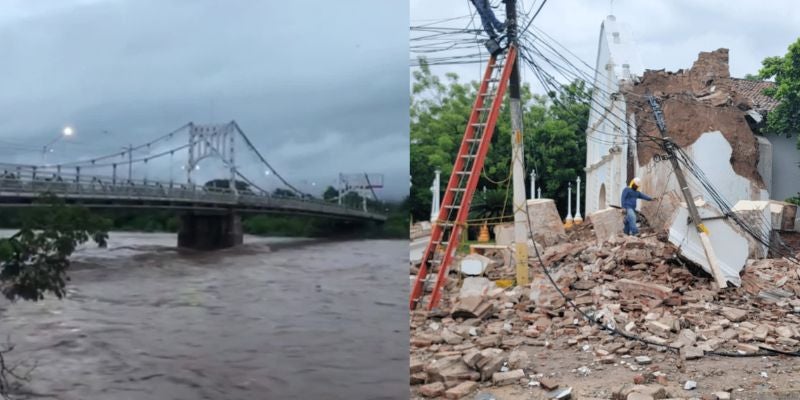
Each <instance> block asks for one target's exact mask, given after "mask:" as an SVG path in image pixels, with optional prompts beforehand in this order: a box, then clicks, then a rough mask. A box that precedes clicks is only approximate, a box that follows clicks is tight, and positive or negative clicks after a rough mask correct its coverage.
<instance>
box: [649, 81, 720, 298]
mask: <svg viewBox="0 0 800 400" xmlns="http://www.w3.org/2000/svg"><path fill="white" fill-rule="evenodd" d="M647 101H648V102H649V103H650V107H651V108H652V109H653V115H655V118H656V125H657V126H658V131H659V133H661V137H662V138H664V143H663V145H662V146H663V147H664V150H665V151H666V152H667V156H668V157H669V160H670V163H671V164H672V170H673V171H674V172H675V177H676V178H678V185H679V186H680V188H681V192H682V193H683V199H684V200H685V201H686V208H687V209H688V210H689V216H690V217H691V219H692V223H693V224H694V226H695V229H697V235H698V236H699V237H700V242H701V243H702V244H703V251H704V252H705V254H706V259H707V260H708V265H709V266H710V267H711V274H712V275H714V281H715V282H716V284H717V287H718V288H719V289H723V288H725V287H727V286H728V283H727V281H726V280H725V278H724V277H723V276H722V271H721V270H720V269H719V262H718V261H717V256H716V254H715V253H714V248H713V247H711V240H709V239H708V229H707V228H706V226H705V225H704V224H703V220H702V219H701V218H700V213H699V212H698V211H697V206H696V205H695V204H694V198H693V197H692V192H691V191H690V190H689V184H688V183H686V177H684V175H683V170H681V166H680V164H678V158H677V157H676V155H675V147H677V146H676V145H675V143H674V142H673V141H672V139H670V138H669V137H668V136H667V125H666V123H665V122H664V115H663V114H662V112H661V107H660V106H659V105H658V102H657V101H656V99H655V97H653V96H652V95H648V96H647Z"/></svg>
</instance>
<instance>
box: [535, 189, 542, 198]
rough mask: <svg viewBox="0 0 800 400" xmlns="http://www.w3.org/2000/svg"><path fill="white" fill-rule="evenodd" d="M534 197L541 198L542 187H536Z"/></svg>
mask: <svg viewBox="0 0 800 400" xmlns="http://www.w3.org/2000/svg"><path fill="white" fill-rule="evenodd" d="M536 198H537V199H541V198H542V188H538V189H536Z"/></svg>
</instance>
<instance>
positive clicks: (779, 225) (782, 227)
mask: <svg viewBox="0 0 800 400" xmlns="http://www.w3.org/2000/svg"><path fill="white" fill-rule="evenodd" d="M769 209H770V213H771V215H772V229H774V230H779V231H784V232H792V231H794V230H795V229H796V228H797V227H796V226H795V219H796V218H797V206H796V205H794V204H791V203H786V202H783V201H775V200H772V201H770V202H769Z"/></svg>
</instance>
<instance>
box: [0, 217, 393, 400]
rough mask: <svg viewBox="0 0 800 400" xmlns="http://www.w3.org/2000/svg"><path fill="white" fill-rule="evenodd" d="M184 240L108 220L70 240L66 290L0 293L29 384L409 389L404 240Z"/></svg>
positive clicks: (274, 392) (121, 393)
mask: <svg viewBox="0 0 800 400" xmlns="http://www.w3.org/2000/svg"><path fill="white" fill-rule="evenodd" d="M5 235H7V232H6V234H5ZM5 235H4V236H5ZM176 242H177V240H176V237H175V235H173V234H149V233H148V234H145V233H116V232H112V233H111V238H110V242H109V244H110V246H109V248H108V249H98V248H95V247H92V246H84V247H82V248H81V249H79V250H78V251H77V252H76V253H75V254H74V256H73V266H72V269H71V270H70V277H71V279H72V280H71V281H70V282H69V283H68V287H69V294H68V296H67V298H65V299H63V300H58V299H55V298H48V299H46V300H45V301H42V302H37V303H33V302H17V303H15V304H9V303H8V302H6V301H5V300H2V302H0V335H2V338H0V339H4V338H5V337H6V336H7V335H10V341H11V342H12V343H14V344H15V345H16V348H15V349H14V351H13V352H12V353H10V354H8V355H7V356H6V358H7V360H6V361H7V362H17V361H21V360H25V365H32V363H34V362H35V363H36V364H37V367H36V368H35V369H34V370H33V372H32V374H31V381H30V383H29V384H28V385H27V387H26V389H27V390H29V391H30V392H31V393H33V395H34V396H35V397H36V398H47V399H49V398H53V399H65V400H72V399H82V400H85V399H104V400H123V399H124V400H129V399H130V400H138V399H176V400H178V399H181V400H182V399H186V400H195V399H399V398H408V350H407V349H408V311H407V308H406V300H407V290H406V287H407V286H408V285H407V279H408V277H407V273H406V272H405V271H406V270H407V262H408V261H407V260H408V241H404V240H366V241H347V242H328V243H319V242H313V241H299V242H298V241H297V240H295V239H264V238H254V237H246V238H245V245H244V246H241V247H238V248H235V249H227V250H223V251H218V252H211V253H203V252H193V251H179V250H178V249H176V248H175V243H176ZM404 268H405V269H404Z"/></svg>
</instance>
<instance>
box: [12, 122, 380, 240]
mask: <svg viewBox="0 0 800 400" xmlns="http://www.w3.org/2000/svg"><path fill="white" fill-rule="evenodd" d="M45 151H46V148H45V150H44V151H43V153H42V154H43V159H44V154H45ZM245 156H246V157H245ZM242 158H249V159H250V161H251V162H250V163H249V164H247V163H245V162H243V161H242ZM206 159H212V160H216V162H214V164H216V165H217V167H216V168H211V170H210V171H209V170H206V169H204V170H203V174H204V175H205V176H213V177H214V179H212V180H209V181H207V182H206V183H205V184H198V182H197V178H196V175H198V174H199V170H200V163H201V162H202V161H204V160H206ZM43 161H44V160H43ZM176 166H177V167H179V168H178V170H179V171H180V174H179V179H174V173H173V171H174V170H175V169H176V168H175V167H176ZM0 169H2V170H3V173H2V176H0V207H29V206H32V205H34V204H35V202H36V200H37V199H39V198H41V197H42V196H43V195H45V194H53V195H56V196H58V197H60V198H62V199H63V200H64V201H65V202H66V203H67V204H79V205H82V206H84V207H88V208H117V209H120V208H121V209H150V210H159V209H160V210H164V209H166V210H174V211H175V212H176V213H177V214H179V216H180V228H179V232H178V246H179V247H187V248H196V249H217V248H226V247H232V246H235V245H238V244H241V243H242V235H243V232H242V224H241V215H242V214H245V213H263V214H276V213H279V214H289V215H311V216H318V217H324V218H335V219H341V220H347V221H353V222H363V221H375V222H383V221H385V220H386V215H385V213H383V212H381V210H370V209H368V207H367V203H366V202H364V203H363V204H362V205H360V206H349V205H344V204H342V202H341V197H342V190H341V188H340V189H339V201H338V202H328V201H324V200H320V199H316V198H314V197H312V196H310V195H308V194H306V193H304V192H303V191H301V190H300V189H298V188H297V187H296V186H294V185H292V184H291V183H289V182H288V181H287V180H286V179H284V177H283V176H282V175H281V174H279V173H278V171H276V170H275V169H274V168H273V167H272V166H271V165H270V163H269V162H268V161H267V160H266V158H265V157H264V156H263V155H262V154H261V153H260V152H259V151H258V149H257V148H256V147H255V146H254V145H253V143H252V142H251V141H250V139H249V138H248V137H247V135H246V134H245V133H244V132H243V131H242V130H241V128H240V127H239V125H238V124H237V123H236V122H235V121H231V122H229V123H226V124H208V125H206V124H204V125H199V124H194V123H188V124H186V125H184V126H182V127H180V128H178V129H177V130H175V131H172V132H170V133H168V134H166V135H163V136H160V137H158V138H156V139H154V140H151V141H149V142H147V143H143V144H140V145H137V146H133V145H130V146H128V147H126V148H123V149H122V150H121V151H116V152H113V153H109V154H105V155H101V156H97V157H92V158H85V159H82V160H77V161H70V162H57V163H50V164H45V163H44V162H42V164H40V165H31V164H20V163H3V162H0ZM167 170H169V173H168V174H167V172H166V171H167ZM166 175H169V176H168V178H167V176H166ZM151 176H155V177H154V178H151ZM265 178H269V180H270V181H271V182H272V184H271V186H274V187H275V189H273V191H272V192H271V191H270V190H268V189H267V186H270V185H267V184H265V183H264V182H265V181H267V179H265Z"/></svg>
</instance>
